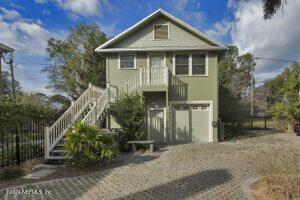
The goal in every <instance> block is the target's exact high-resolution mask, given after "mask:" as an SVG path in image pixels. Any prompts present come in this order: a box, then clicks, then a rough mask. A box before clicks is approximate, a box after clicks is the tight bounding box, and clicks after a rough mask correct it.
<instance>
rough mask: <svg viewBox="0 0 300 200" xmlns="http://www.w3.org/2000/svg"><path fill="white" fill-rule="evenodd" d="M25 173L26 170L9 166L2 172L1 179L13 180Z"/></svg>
mask: <svg viewBox="0 0 300 200" xmlns="http://www.w3.org/2000/svg"><path fill="white" fill-rule="evenodd" d="M24 175H25V172H24V170H22V169H18V168H8V169H6V170H4V171H3V172H2V173H1V180H5V181H6V180H11V179H15V178H19V177H22V176H24Z"/></svg>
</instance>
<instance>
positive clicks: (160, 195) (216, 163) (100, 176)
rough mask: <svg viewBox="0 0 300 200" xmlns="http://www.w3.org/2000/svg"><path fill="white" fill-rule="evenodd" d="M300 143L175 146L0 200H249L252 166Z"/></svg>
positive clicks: (279, 137) (283, 138)
mask: <svg viewBox="0 0 300 200" xmlns="http://www.w3.org/2000/svg"><path fill="white" fill-rule="evenodd" d="M299 141H300V137H296V136H287V135H283V134H275V135H269V136H263V137H255V138H251V139H246V140H240V141H237V142H227V143H215V144H200V143H193V144H182V145H174V146H170V147H169V149H168V150H167V151H165V152H164V153H163V154H162V155H161V156H160V157H159V158H156V159H152V157H151V155H150V156H147V157H143V158H142V159H137V160H135V161H134V162H131V163H130V164H127V165H124V166H121V167H117V168H114V169H110V170H106V171H103V172H96V173H93V174H89V175H83V176H79V177H72V178H66V179H60V180H52V181H47V182H40V183H35V184H32V185H25V186H23V187H17V188H15V189H10V190H6V191H1V192H0V195H1V196H0V198H1V197H5V198H7V199H44V198H46V199H57V200H58V199H63V200H68V199H72V200H73V199H89V200H90V199H139V200H140V199H153V200H154V199H155V200H156V199H172V200H174V199H175V200H176V199H214V200H215V199H222V200H223V199H230V200H233V199H238V200H240V199H245V197H244V194H243V192H242V183H243V181H244V180H245V179H247V178H249V177H251V176H253V173H252V170H251V169H250V165H249V160H250V159H251V158H253V156H257V155H259V154H260V152H262V151H268V149H272V148H276V149H282V151H294V150H292V149H293V148H286V147H287V146H289V145H292V146H293V145H294V144H295V145H294V146H296V144H297V145H298V144H299ZM298 151H299V150H298ZM292 153H293V152H292ZM153 158H155V157H153ZM258 159H259V158H258ZM22 190H23V193H22ZM20 191H21V193H22V194H14V193H17V192H20ZM28 191H29V194H24V192H27V193H28ZM30 191H31V192H30ZM37 191H38V192H39V193H38V194H36V193H37Z"/></svg>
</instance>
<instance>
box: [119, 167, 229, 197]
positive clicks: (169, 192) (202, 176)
mask: <svg viewBox="0 0 300 200" xmlns="http://www.w3.org/2000/svg"><path fill="white" fill-rule="evenodd" d="M230 179H232V175H231V174H230V173H229V172H228V170H227V169H212V170H205V171H201V172H199V173H196V174H193V175H190V176H186V177H183V178H180V179H177V180H174V181H171V182H167V183H165V184H161V185H157V186H155V187H152V188H149V189H146V190H143V191H139V192H135V193H132V194H129V195H126V196H123V197H120V198H118V199H119V200H121V199H173V200H174V199H175V200H176V199H184V198H187V197H190V196H192V195H194V194H197V193H200V192H204V191H205V190H207V189H210V188H212V187H215V186H217V185H220V184H223V183H226V182H228V181H229V180H230Z"/></svg>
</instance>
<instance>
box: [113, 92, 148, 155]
mask: <svg viewBox="0 0 300 200" xmlns="http://www.w3.org/2000/svg"><path fill="white" fill-rule="evenodd" d="M111 114H112V116H114V118H115V120H116V122H117V123H118V124H119V125H120V126H121V130H122V132H121V134H122V138H121V139H122V140H121V141H119V142H120V143H121V144H120V145H121V147H122V148H124V149H123V150H127V147H126V143H127V141H130V140H140V139H142V137H143V136H144V135H143V124H144V117H145V109H144V102H143V101H142V98H141V96H140V95H139V94H137V93H136V94H130V95H129V94H125V96H124V97H122V98H121V99H119V100H118V101H117V102H116V103H115V104H114V105H112V109H111Z"/></svg>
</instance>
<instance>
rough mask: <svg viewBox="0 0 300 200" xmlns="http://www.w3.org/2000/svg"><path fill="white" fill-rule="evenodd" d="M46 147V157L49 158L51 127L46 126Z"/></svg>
mask: <svg viewBox="0 0 300 200" xmlns="http://www.w3.org/2000/svg"><path fill="white" fill-rule="evenodd" d="M44 136H45V138H44V145H45V146H44V149H45V159H47V158H48V157H49V156H50V151H49V150H50V149H49V145H50V141H49V127H48V126H45V128H44Z"/></svg>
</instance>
